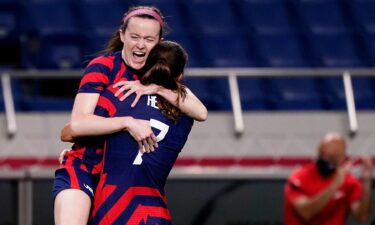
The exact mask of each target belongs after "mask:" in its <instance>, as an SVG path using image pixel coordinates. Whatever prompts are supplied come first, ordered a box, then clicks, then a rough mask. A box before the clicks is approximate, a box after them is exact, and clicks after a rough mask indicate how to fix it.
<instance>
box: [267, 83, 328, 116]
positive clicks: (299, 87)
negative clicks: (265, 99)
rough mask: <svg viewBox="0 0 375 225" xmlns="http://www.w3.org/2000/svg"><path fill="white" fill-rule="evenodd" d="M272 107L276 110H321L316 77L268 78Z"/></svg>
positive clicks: (321, 104) (320, 98) (321, 105)
mask: <svg viewBox="0 0 375 225" xmlns="http://www.w3.org/2000/svg"><path fill="white" fill-rule="evenodd" d="M267 83H268V85H269V86H268V90H269V92H270V93H269V94H270V102H271V107H272V109H276V110H323V109H324V105H323V101H322V96H321V95H320V89H319V82H318V78H309V77H303V78H299V77H298V78H288V77H285V78H274V79H268V82H267Z"/></svg>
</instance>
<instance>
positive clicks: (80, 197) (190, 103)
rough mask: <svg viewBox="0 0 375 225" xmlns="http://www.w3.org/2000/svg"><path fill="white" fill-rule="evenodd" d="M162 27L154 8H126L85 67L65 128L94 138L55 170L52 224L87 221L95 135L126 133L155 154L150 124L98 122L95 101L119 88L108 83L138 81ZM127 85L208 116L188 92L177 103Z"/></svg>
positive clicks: (99, 149) (98, 151)
mask: <svg viewBox="0 0 375 225" xmlns="http://www.w3.org/2000/svg"><path fill="white" fill-rule="evenodd" d="M164 27H165V23H164V19H163V17H162V15H161V13H160V11H159V10H157V9H156V8H153V7H135V8H131V9H129V11H128V12H127V13H126V14H125V16H124V18H123V20H122V24H121V27H120V29H119V30H118V31H117V32H116V33H115V35H114V36H113V38H112V39H111V40H110V42H109V44H108V47H107V48H106V50H105V54H104V55H102V56H99V57H97V58H95V59H94V60H92V61H91V62H90V63H89V65H88V66H87V68H86V70H85V75H84V77H83V78H82V80H81V84H80V88H79V93H78V94H77V96H76V99H75V103H74V107H73V111H72V117H71V123H70V126H69V128H70V129H71V131H72V133H71V134H72V135H73V136H79V135H83V134H89V135H97V137H94V138H82V139H80V140H77V142H76V143H75V144H74V145H73V147H72V150H73V151H69V152H68V153H67V155H66V157H65V159H64V161H63V164H62V166H61V168H60V169H59V170H57V171H56V176H55V182H54V188H53V194H54V197H55V207H54V212H55V223H56V224H57V225H62V224H69V225H72V224H86V222H87V218H88V213H89V210H90V207H91V198H92V197H93V193H94V191H95V187H96V182H97V176H98V174H99V172H100V171H101V166H102V163H101V162H102V161H101V160H102V157H103V147H104V137H103V136H101V137H100V136H99V135H101V134H110V133H113V132H116V131H122V130H127V131H129V133H130V134H131V135H132V136H133V137H134V139H135V140H136V141H137V143H138V146H139V148H140V149H142V150H143V149H144V150H145V151H150V150H153V149H154V147H155V145H156V139H155V137H154V134H153V132H152V130H151V127H150V123H149V121H146V120H136V119H134V118H132V117H112V118H104V117H101V116H100V106H101V105H103V104H105V102H103V101H105V100H102V99H100V98H99V97H100V95H101V93H102V92H103V91H104V90H106V89H108V90H111V91H113V92H116V91H117V90H118V88H115V87H114V86H113V84H115V83H116V82H118V81H126V80H128V81H129V80H137V79H138V74H139V75H141V74H140V73H141V71H140V69H141V68H142V67H143V66H144V64H145V61H146V59H147V57H148V54H149V52H150V50H151V49H152V48H153V47H154V46H155V45H156V44H157V43H158V42H159V41H160V39H161V37H162V33H163V30H164ZM127 85H129V84H127ZM130 85H133V86H130V88H131V89H132V90H134V89H137V93H138V94H139V95H141V94H152V93H155V92H156V91H157V94H158V95H160V96H162V97H165V99H166V100H168V101H170V102H171V103H172V104H175V105H178V106H179V108H180V109H181V110H182V111H183V112H185V113H186V114H187V115H190V116H191V117H193V118H195V119H197V120H205V119H206V117H207V110H206V108H205V107H204V106H203V104H202V103H201V102H200V101H199V100H198V99H197V98H196V97H195V96H194V95H193V94H192V93H191V92H190V91H187V95H186V98H185V99H184V100H180V101H179V102H178V103H179V104H177V103H176V101H175V100H176V99H178V94H176V93H175V92H173V91H171V90H167V89H165V88H159V87H157V88H155V86H143V85H141V84H140V83H132V84H130ZM120 97H121V96H120ZM96 106H98V107H97V110H95V107H96ZM94 110H95V111H94Z"/></svg>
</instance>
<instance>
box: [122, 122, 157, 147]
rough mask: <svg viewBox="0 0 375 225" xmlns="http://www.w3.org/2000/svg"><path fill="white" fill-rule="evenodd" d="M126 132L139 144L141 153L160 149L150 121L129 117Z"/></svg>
mask: <svg viewBox="0 0 375 225" xmlns="http://www.w3.org/2000/svg"><path fill="white" fill-rule="evenodd" d="M126 130H127V131H129V133H130V135H131V136H132V137H133V138H134V139H135V140H136V141H137V142H138V148H139V151H141V152H142V153H144V152H147V153H149V152H153V151H155V148H157V147H158V143H157V140H156V136H155V134H154V132H152V129H151V126H150V121H148V120H141V119H134V118H132V117H129V119H128V121H127V127H126Z"/></svg>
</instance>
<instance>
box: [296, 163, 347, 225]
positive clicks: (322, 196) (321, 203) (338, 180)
mask: <svg viewBox="0 0 375 225" xmlns="http://www.w3.org/2000/svg"><path fill="white" fill-rule="evenodd" d="M350 168H351V162H350V161H349V162H347V163H345V164H344V165H343V166H342V167H340V168H338V171H337V174H335V176H336V177H335V179H334V180H333V182H332V183H331V184H330V185H329V186H328V187H327V188H326V189H324V190H322V191H321V192H320V193H318V194H317V195H315V196H314V197H308V196H304V195H302V196H300V197H299V198H296V199H295V200H294V201H292V205H293V207H294V209H295V210H296V212H297V213H298V214H299V215H300V216H301V217H302V218H303V219H304V220H306V221H309V220H310V219H311V218H313V217H314V216H316V215H317V214H318V213H319V212H320V211H322V210H323V208H324V207H325V206H326V205H327V204H328V202H329V200H330V199H331V198H332V196H333V194H334V193H335V192H336V190H337V189H338V188H339V187H340V185H341V184H342V183H343V181H344V178H345V176H346V174H347V173H348V171H349V170H350Z"/></svg>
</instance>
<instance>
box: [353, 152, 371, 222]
mask: <svg viewBox="0 0 375 225" xmlns="http://www.w3.org/2000/svg"><path fill="white" fill-rule="evenodd" d="M362 166H363V169H362V196H361V198H360V199H359V200H357V201H355V202H353V203H352V204H351V205H350V211H351V213H352V214H353V216H354V217H355V218H356V220H357V221H358V222H361V223H363V222H366V221H367V220H368V219H369V217H370V213H371V183H372V181H371V179H372V159H371V157H366V158H363V159H362ZM359 188H360V187H359Z"/></svg>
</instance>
